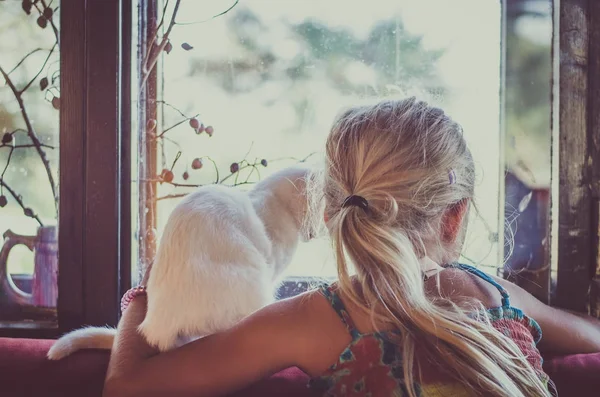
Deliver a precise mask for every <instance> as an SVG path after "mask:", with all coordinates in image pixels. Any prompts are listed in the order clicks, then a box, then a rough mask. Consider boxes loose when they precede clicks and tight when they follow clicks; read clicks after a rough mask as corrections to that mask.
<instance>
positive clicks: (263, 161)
mask: <svg viewBox="0 0 600 397" xmlns="http://www.w3.org/2000/svg"><path fill="white" fill-rule="evenodd" d="M260 164H261V165H262V166H263V167H266V166H267V165H269V162H268V161H267V159H262V160H260Z"/></svg>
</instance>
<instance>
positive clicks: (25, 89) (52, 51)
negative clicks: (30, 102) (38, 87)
mask: <svg viewBox="0 0 600 397" xmlns="http://www.w3.org/2000/svg"><path fill="white" fill-rule="evenodd" d="M57 44H58V43H54V45H53V46H52V49H51V50H50V52H49V53H48V56H47V57H46V60H45V61H44V63H43V64H42V67H41V68H40V70H39V71H38V72H37V73H36V75H35V76H34V77H33V78H32V79H31V80H30V81H29V83H27V85H25V87H23V88H22V89H21V91H19V94H22V93H24V92H25V91H27V89H28V88H29V87H31V85H32V84H33V83H34V81H35V80H37V78H38V77H39V76H40V74H42V72H43V71H44V69H45V68H46V64H47V63H48V60H49V59H50V57H51V56H52V54H53V53H54V49H55V48H56V46H57Z"/></svg>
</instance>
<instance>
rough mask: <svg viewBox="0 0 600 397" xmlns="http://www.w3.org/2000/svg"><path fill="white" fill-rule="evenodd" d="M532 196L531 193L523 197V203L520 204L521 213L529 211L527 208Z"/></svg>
mask: <svg viewBox="0 0 600 397" xmlns="http://www.w3.org/2000/svg"><path fill="white" fill-rule="evenodd" d="M532 196H533V192H532V191H531V192H529V193H528V194H526V195H525V197H523V198H522V199H521V201H520V202H519V212H523V211H525V210H526V209H527V206H528V205H529V203H530V202H531V197H532Z"/></svg>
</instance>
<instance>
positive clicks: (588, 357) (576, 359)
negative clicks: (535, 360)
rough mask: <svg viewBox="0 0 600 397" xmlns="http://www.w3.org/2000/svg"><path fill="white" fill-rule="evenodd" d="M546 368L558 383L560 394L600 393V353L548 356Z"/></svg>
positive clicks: (590, 396) (593, 396) (582, 395)
mask: <svg viewBox="0 0 600 397" xmlns="http://www.w3.org/2000/svg"><path fill="white" fill-rule="evenodd" d="M544 370H545V371H546V373H547V374H548V375H550V379H552V380H553V381H554V383H555V384H556V388H557V389H558V395H559V396H577V397H598V396H599V395H600V353H594V354H573V355H570V356H563V357H555V358H548V359H546V360H545V362H544Z"/></svg>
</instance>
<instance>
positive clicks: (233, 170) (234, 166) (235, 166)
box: [229, 163, 240, 174]
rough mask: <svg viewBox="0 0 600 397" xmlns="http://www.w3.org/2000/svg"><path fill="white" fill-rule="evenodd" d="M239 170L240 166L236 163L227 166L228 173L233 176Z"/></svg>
mask: <svg viewBox="0 0 600 397" xmlns="http://www.w3.org/2000/svg"><path fill="white" fill-rule="evenodd" d="M239 170H240V165H239V164H238V163H233V164H231V165H230V166H229V171H231V173H232V174H235V173H236V172H238V171H239Z"/></svg>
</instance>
